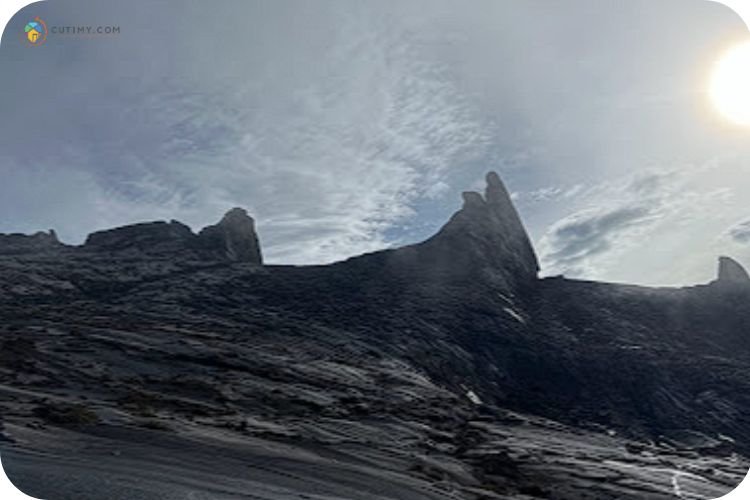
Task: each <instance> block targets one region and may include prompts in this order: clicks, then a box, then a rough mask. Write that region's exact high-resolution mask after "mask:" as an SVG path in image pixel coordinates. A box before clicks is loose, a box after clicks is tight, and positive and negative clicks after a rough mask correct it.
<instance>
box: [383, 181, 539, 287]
mask: <svg viewBox="0 0 750 500" xmlns="http://www.w3.org/2000/svg"><path fill="white" fill-rule="evenodd" d="M463 200H464V204H463V207H462V208H461V210H459V211H458V212H456V213H455V214H454V215H453V217H451V219H450V221H448V223H447V224H446V225H445V226H443V228H442V229H440V231H439V232H438V233H437V234H436V235H435V236H433V237H432V238H430V239H428V240H427V241H425V242H423V243H420V244H417V245H412V246H408V247H404V248H401V249H398V250H396V251H395V252H394V253H393V255H392V257H391V259H390V261H391V263H392V264H395V265H396V266H397V267H398V269H399V270H403V269H404V268H406V269H407V270H408V269H418V270H420V271H421V273H422V274H423V275H425V276H427V277H430V278H435V279H440V280H444V279H446V278H449V279H489V280H490V281H491V282H493V283H494V284H496V285H499V286H500V287H501V288H504V289H506V290H508V291H512V290H513V289H515V288H516V287H517V286H525V285H529V284H531V283H533V282H534V281H535V280H536V278H537V273H538V271H539V264H538V261H537V257H536V254H535V253H534V249H533V248H532V246H531V241H530V240H529V237H528V235H527V234H526V230H525V229H524V227H523V224H522V222H521V219H520V217H519V216H518V212H517V211H516V209H515V207H514V206H513V203H512V201H511V199H510V195H509V194H508V191H507V190H506V189H505V186H504V185H503V183H502V181H501V180H500V177H498V175H497V174H496V173H495V172H490V173H489V174H487V187H486V189H485V193H484V196H482V195H481V194H479V193H476V192H464V193H463ZM399 272H400V271H399Z"/></svg>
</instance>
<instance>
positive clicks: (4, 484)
mask: <svg viewBox="0 0 750 500" xmlns="http://www.w3.org/2000/svg"><path fill="white" fill-rule="evenodd" d="M592 1H595V0H592ZM709 1H713V2H718V3H722V4H724V5H726V6H727V7H729V8H730V9H733V10H734V11H735V12H736V13H737V14H738V15H739V16H740V17H741V18H742V19H743V20H744V21H745V24H747V25H748V26H749V27H750V0H709ZM32 3H38V2H29V1H28V0H1V1H0V26H2V27H3V33H5V28H7V27H8V23H9V22H10V20H11V18H12V17H13V16H14V15H16V13H18V12H19V11H20V10H21V9H23V8H24V7H26V6H28V5H31V4H32ZM0 498H1V499H3V500H37V499H34V497H30V496H28V495H26V494H24V493H22V492H21V491H20V490H19V489H18V488H16V487H15V486H14V485H13V483H11V482H10V479H8V476H7V475H6V474H5V471H4V470H3V468H2V457H0ZM748 499H750V471H748V475H747V476H745V479H744V480H743V481H742V483H741V484H740V485H739V486H738V487H737V488H736V489H735V490H734V491H732V492H731V493H729V494H727V495H724V496H723V497H721V498H720V499H717V500H748Z"/></svg>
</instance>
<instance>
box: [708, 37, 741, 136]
mask: <svg viewBox="0 0 750 500" xmlns="http://www.w3.org/2000/svg"><path fill="white" fill-rule="evenodd" d="M710 93H711V99H712V100H713V102H714V104H715V105H716V107H717V108H718V110H719V111H720V112H721V114H723V115H724V116H725V117H726V118H728V119H729V120H730V121H732V122H734V123H736V124H738V125H746V126H750V41H748V42H744V43H742V44H740V45H737V46H735V47H733V48H732V49H730V50H729V51H727V53H726V54H724V56H723V57H722V58H721V59H720V60H719V61H718V62H717V63H716V66H715V67H714V71H713V74H712V76H711V86H710Z"/></svg>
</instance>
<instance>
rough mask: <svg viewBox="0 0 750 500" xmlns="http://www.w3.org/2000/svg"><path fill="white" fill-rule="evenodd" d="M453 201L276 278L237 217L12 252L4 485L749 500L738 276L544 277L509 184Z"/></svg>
mask: <svg viewBox="0 0 750 500" xmlns="http://www.w3.org/2000/svg"><path fill="white" fill-rule="evenodd" d="M463 197H464V204H463V207H462V208H461V209H460V210H459V211H458V212H457V213H456V214H454V215H453V217H451V219H450V220H449V221H448V222H447V223H446V225H445V226H443V227H442V228H441V229H440V231H438V233H437V234H436V235H434V236H433V237H431V238H429V239H428V240H426V241H424V242H422V243H418V244H415V245H410V246H406V247H402V248H396V249H389V250H383V251H379V252H374V253H371V254H366V255H361V256H358V257H353V258H351V259H348V260H346V261H343V262H337V263H334V264H330V265H321V266H301V267H297V266H275V265H263V263H262V258H261V249H260V244H259V241H258V236H257V234H256V232H255V226H254V222H253V220H252V219H251V218H250V217H249V216H248V215H247V213H246V212H245V211H244V210H242V209H238V208H235V209H232V210H231V211H230V212H228V213H227V214H226V215H225V216H224V218H223V219H222V220H221V221H220V222H219V223H218V224H216V225H214V226H209V227H207V228H205V229H203V230H201V231H199V232H198V233H197V234H196V233H194V232H193V231H192V230H191V229H190V228H188V227H187V226H185V225H183V224H181V223H179V222H176V221H172V222H152V223H145V224H135V225H131V226H125V227H122V228H116V229H112V230H108V231H101V232H97V233H94V234H92V235H91V236H89V238H88V239H87V241H86V243H85V244H84V245H81V246H68V245H64V244H61V243H59V242H58V241H57V239H56V238H53V235H49V234H46V233H40V234H37V235H34V236H22V235H9V236H0V319H2V322H0V415H2V421H3V422H4V423H3V426H2V428H1V429H0V432H1V433H2V435H3V436H4V439H5V441H4V442H3V441H2V440H0V442H3V443H4V444H2V446H3V448H2V453H3V464H4V466H5V467H6V470H7V472H8V474H9V475H10V477H11V478H12V479H13V480H14V481H15V482H16V483H17V484H18V485H20V486H21V487H22V489H23V490H24V491H26V492H27V493H28V494H30V495H33V496H38V497H44V498H48V499H49V500H54V499H55V498H68V497H70V496H71V495H75V496H76V497H77V498H102V497H104V496H106V497H108V498H149V499H150V498H185V497H189V496H193V497H195V498H263V499H275V500H278V499H287V498H313V499H318V500H322V499H328V500H330V499H341V498H346V499H355V500H359V499H362V500H364V499H376V498H377V499H399V500H412V499H414V500H417V499H419V500H421V499H448V498H450V499H462V500H463V499H466V500H479V499H483V500H487V499H502V498H521V499H523V498H525V499H534V498H556V499H579V498H598V499H609V498H618V499H644V498H646V499H651V498H653V499H668V498H669V499H673V498H676V497H680V498H714V497H716V496H720V495H722V494H724V493H727V492H728V491H729V490H731V489H732V488H734V487H735V486H736V485H737V484H738V483H739V481H740V479H741V478H742V476H744V474H745V473H746V472H747V467H748V458H747V457H748V453H750V417H749V416H748V415H750V413H749V412H748V410H750V390H749V389H750V356H748V354H749V351H750V343H748V341H747V339H746V336H747V335H748V333H749V332H750V328H749V327H750V279H748V275H747V273H746V272H745V271H744V269H743V268H742V266H741V265H740V264H739V263H738V262H736V261H734V260H731V259H729V258H721V259H720V264H719V273H718V276H717V279H716V280H715V281H713V282H711V283H709V284H705V285H698V286H692V287H685V288H648V287H639V286H632V285H621V284H609V283H597V282H590V281H580V280H570V279H566V278H563V277H556V278H546V279H540V278H538V271H539V265H538V261H537V258H536V255H535V253H534V250H533V247H532V245H531V243H530V240H529V238H528V235H527V233H526V231H525V229H524V227H523V224H522V222H521V220H520V217H519V216H518V213H517V212H516V210H515V208H514V207H513V204H512V202H511V199H510V196H509V195H508V191H507V190H506V188H505V186H504V185H503V183H502V181H501V180H500V178H499V177H498V176H497V174H495V173H490V174H488V176H487V186H486V189H485V192H484V193H483V194H480V193H473V192H470V193H464V195H463ZM45 234H46V235H45ZM81 492H84V493H83V494H82V493H81ZM87 495H88V496H87Z"/></svg>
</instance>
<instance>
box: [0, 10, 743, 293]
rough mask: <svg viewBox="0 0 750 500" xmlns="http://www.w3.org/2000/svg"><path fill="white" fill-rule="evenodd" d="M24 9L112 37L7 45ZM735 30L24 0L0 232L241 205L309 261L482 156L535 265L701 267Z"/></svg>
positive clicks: (696, 277)
mask: <svg viewBox="0 0 750 500" xmlns="http://www.w3.org/2000/svg"><path fill="white" fill-rule="evenodd" d="M139 2H140V3H141V4H142V5H140V6H137V5H136V6H134V4H138V3H139ZM35 16H40V17H41V18H42V19H44V20H45V21H46V22H47V24H48V25H50V26H53V25H54V26H71V25H72V26H75V25H80V24H83V25H98V24H115V25H118V26H120V27H121V33H120V34H119V35H118V36H115V37H109V38H106V39H97V40H87V39H78V38H75V37H68V38H65V39H60V38H58V39H54V38H50V39H49V40H47V41H46V43H45V45H44V46H43V47H38V48H29V47H26V46H23V45H22V44H21V39H20V37H19V36H18V33H19V32H22V31H23V27H24V25H25V24H26V23H28V22H29V20H31V19H33V18H34V17H35ZM165 26H166V27H168V29H167V28H165ZM19 30H20V31H19ZM748 40H750V36H749V35H748V29H747V27H746V25H745V24H744V23H743V22H742V20H741V19H740V18H739V17H738V16H737V15H736V14H734V13H733V12H732V11H731V10H729V9H728V8H726V7H724V6H721V5H719V4H717V3H713V2H708V1H704V0H665V1H660V2H654V1H652V0H632V1H628V2H621V1H619V0H597V1H592V0H570V1H566V2H529V1H528V0H518V1H508V2H496V1H492V0H487V1H483V0H477V1H475V2H471V3H470V4H467V3H465V2H457V1H441V0H408V1H374V0H373V1H370V2H350V1H348V0H331V1H326V2H308V1H303V0H285V1H279V2H245V1H240V0H236V1H230V0H227V1H225V2H220V3H219V4H214V3H211V2H202V3H199V2H186V3H185V5H184V8H179V9H175V8H174V6H173V2H167V1H148V2H147V1H145V0H138V1H135V2H121V3H115V2H96V1H77V2H74V3H70V4H68V3H67V2H66V1H65V0H61V1H59V2H47V3H43V4H36V5H34V6H32V7H29V8H26V9H24V10H23V11H22V12H21V13H20V14H18V15H17V16H15V18H14V19H13V20H12V21H11V24H10V25H9V27H8V29H7V30H6V32H5V34H4V38H3V41H2V46H0V65H1V66H2V68H3V72H2V79H1V81H2V88H1V92H0V176H2V183H0V232H13V231H22V232H32V231H36V230H39V229H44V230H46V229H48V228H55V229H56V230H57V231H58V233H59V234H60V236H61V237H62V238H63V239H64V240H65V241H67V242H70V243H80V242H81V241H82V240H83V238H84V237H85V235H86V234H87V233H88V232H91V231H94V230H97V229H102V228H106V227H111V226H115V225H121V224H127V223H132V222H138V221H144V220H154V219H172V218H175V219H178V220H181V221H183V222H186V223H188V224H190V225H191V226H192V227H193V228H195V229H197V228H199V227H200V226H202V225H206V224H209V223H213V222H214V221H215V220H217V219H218V218H219V217H220V216H221V214H222V213H223V212H224V211H225V210H226V209H228V208H230V207H232V206H244V207H246V208H247V209H248V210H249V211H250V212H251V213H252V214H253V215H254V216H255V218H256V220H257V222H258V228H259V232H260V237H261V239H262V243H263V247H264V254H265V255H266V256H267V258H268V260H269V261H270V262H274V263H318V262H330V261H333V260H337V259H342V258H345V257H348V256H351V255H354V254H358V253H362V252H366V251H372V250H375V249H379V248H383V247H387V246H393V245H400V244H404V243H410V242H413V241H417V240H420V239H423V238H426V237H427V236H429V235H430V234H432V233H433V232H435V231H436V230H437V229H438V228H439V227H440V225H441V224H442V223H444V222H445V221H446V220H447V219H448V217H449V216H450V215H451V213H452V212H453V211H455V210H456V209H457V208H459V206H460V199H461V198H460V192H461V191H462V190H466V189H476V188H479V187H480V186H481V179H482V178H483V175H484V173H485V172H486V171H487V170H490V169H493V170H497V171H498V172H499V173H500V174H501V175H502V177H503V179H504V180H505V182H506V184H507V185H508V186H509V188H510V190H511V191H512V192H513V196H514V199H515V201H516V203H517V205H518V208H519V211H520V212H521V215H522V216H523V218H524V220H525V222H526V225H527V227H528V229H529V231H530V233H531V236H532V238H533V240H534V242H535V246H536V249H537V252H538V253H539V255H540V259H541V261H542V265H543V267H544V272H545V273H546V274H558V273H564V274H566V275H567V276H571V277H581V278H590V279H601V280H611V281H625V282H634V283H642V284H665V285H666V284H690V283H696V282H705V281H708V280H710V279H712V278H713V275H714V273H715V266H716V258H717V257H718V255H723V254H727V255H731V256H733V257H735V258H737V259H738V260H740V261H743V262H744V263H745V264H748V265H750V206H748V204H747V202H746V199H747V198H746V193H747V192H750V175H748V167H749V166H750V141H749V140H748V135H749V134H750V127H748V126H745V125H742V124H743V123H747V122H750V100H749V99H748V94H747V88H748V84H747V83H743V82H747V81H748V78H750V76H748V68H749V67H750V65H748V63H747V58H748V57H750V56H748V52H750V49H748V48H747V47H748V45H743V44H746V43H747V42H748ZM743 47H744V48H743Z"/></svg>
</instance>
